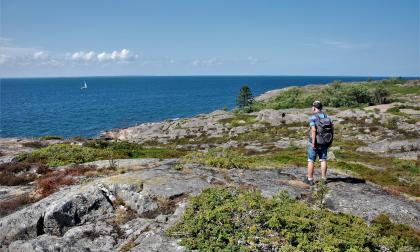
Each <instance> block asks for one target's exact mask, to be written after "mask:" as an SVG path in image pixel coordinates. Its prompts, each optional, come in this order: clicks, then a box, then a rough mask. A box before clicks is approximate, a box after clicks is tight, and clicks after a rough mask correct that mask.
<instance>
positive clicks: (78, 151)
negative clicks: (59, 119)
mask: <svg viewBox="0 0 420 252" xmlns="http://www.w3.org/2000/svg"><path fill="white" fill-rule="evenodd" d="M109 156H110V152H108V151H106V150H100V149H94V148H90V147H82V146H80V145H70V144H55V145H50V146H48V147H45V148H42V149H38V150H36V151H34V152H31V153H25V154H22V155H20V156H19V157H18V160H19V161H26V162H29V163H38V162H39V163H43V164H46V165H49V166H61V165H66V164H81V163H86V162H91V161H95V160H100V159H108V157H109Z"/></svg>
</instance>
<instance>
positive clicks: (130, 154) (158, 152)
mask: <svg viewBox="0 0 420 252" xmlns="http://www.w3.org/2000/svg"><path fill="white" fill-rule="evenodd" d="M83 146H85V147H91V148H94V149H101V150H106V151H108V152H110V153H112V155H113V157H114V158H177V157H181V156H183V155H184V154H185V153H184V152H183V151H179V150H176V149H165V148H144V147H143V146H142V145H140V144H136V143H129V142H127V141H118V142H107V141H100V140H97V141H92V142H88V143H85V144H84V145H83Z"/></svg>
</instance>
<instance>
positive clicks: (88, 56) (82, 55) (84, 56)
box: [70, 51, 96, 61]
mask: <svg viewBox="0 0 420 252" xmlns="http://www.w3.org/2000/svg"><path fill="white" fill-rule="evenodd" d="M70 58H71V59H72V60H82V61H92V60H95V59H96V53H95V52H94V51H90V52H83V51H81V52H75V53H73V54H71V57H70Z"/></svg>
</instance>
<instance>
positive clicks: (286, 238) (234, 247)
mask: <svg viewBox="0 0 420 252" xmlns="http://www.w3.org/2000/svg"><path fill="white" fill-rule="evenodd" d="M167 234H168V235H170V236H174V237H179V238H181V244H182V245H184V246H186V247H187V248H189V249H191V250H202V251H397V250H398V251H415V250H416V248H418V245H419V233H418V232H416V231H414V230H413V229H411V228H409V227H407V226H403V225H395V224H392V223H391V222H389V220H388V219H387V218H386V217H382V216H381V217H380V220H379V221H376V222H375V224H374V225H373V226H369V225H367V224H366V223H365V222H364V221H363V219H362V218H360V217H356V216H352V215H348V214H336V213H333V212H330V211H329V210H326V209H317V210H314V209H313V208H311V207H309V206H308V205H306V204H305V203H303V202H299V201H297V200H292V199H290V198H289V197H288V195H287V193H286V192H282V193H280V194H278V195H276V196H274V197H272V198H264V197H262V195H261V193H260V192H259V191H255V190H244V189H235V188H208V189H205V190H203V192H202V193H201V194H200V195H198V196H197V197H194V198H192V199H191V201H190V204H189V206H188V208H187V209H186V211H185V213H184V215H183V216H182V218H181V220H180V221H179V222H177V223H176V224H175V225H174V226H172V227H171V228H169V229H168V230H167ZM400 249H402V250H400Z"/></svg>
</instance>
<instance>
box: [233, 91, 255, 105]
mask: <svg viewBox="0 0 420 252" xmlns="http://www.w3.org/2000/svg"><path fill="white" fill-rule="evenodd" d="M253 102H254V98H253V96H252V92H251V89H250V88H249V87H248V86H247V85H245V86H243V87H242V88H241V90H240V91H239V95H238V97H237V98H236V105H238V107H239V108H240V109H246V108H249V107H250V106H251V105H252V103H253Z"/></svg>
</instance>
